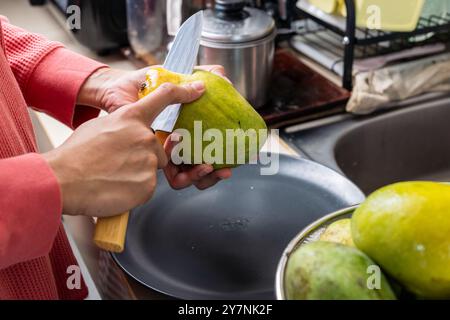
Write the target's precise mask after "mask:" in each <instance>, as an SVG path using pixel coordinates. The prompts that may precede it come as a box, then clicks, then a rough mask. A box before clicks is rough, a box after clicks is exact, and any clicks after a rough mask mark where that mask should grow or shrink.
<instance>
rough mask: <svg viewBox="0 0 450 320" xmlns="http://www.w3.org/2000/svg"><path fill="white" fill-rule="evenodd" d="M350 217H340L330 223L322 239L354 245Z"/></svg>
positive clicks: (321, 236)
mask: <svg viewBox="0 0 450 320" xmlns="http://www.w3.org/2000/svg"><path fill="white" fill-rule="evenodd" d="M351 223H352V221H351V220H350V219H340V220H338V221H335V222H333V223H332V224H330V225H329V226H328V227H327V228H326V229H325V231H324V232H323V233H322V234H321V235H320V238H319V240H320V241H329V242H336V243H340V244H344V245H346V246H351V247H354V246H355V244H354V243H353V239H352V230H351Z"/></svg>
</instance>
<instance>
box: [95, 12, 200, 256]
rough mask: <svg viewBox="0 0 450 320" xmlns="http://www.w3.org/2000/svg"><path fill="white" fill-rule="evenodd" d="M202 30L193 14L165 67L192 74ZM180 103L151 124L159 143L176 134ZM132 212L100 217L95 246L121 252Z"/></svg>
mask: <svg viewBox="0 0 450 320" xmlns="http://www.w3.org/2000/svg"><path fill="white" fill-rule="evenodd" d="M202 28H203V12H202V11H199V12H197V13H196V14H194V15H192V16H191V17H190V18H189V19H188V20H186V22H184V23H183V25H182V26H181V27H180V29H179V30H178V32H177V35H176V36H175V39H174V41H173V43H172V46H171V48H170V50H169V53H168V54H167V57H166V60H165V61H164V65H163V67H164V68H165V69H167V70H169V71H172V72H177V73H184V74H191V73H192V71H193V70H194V66H195V64H196V62H197V54H198V49H199V46H200V38H201V34H202ZM180 108H181V104H174V105H170V106H168V107H166V108H165V109H164V111H162V112H161V113H160V114H159V115H158V117H156V119H155V120H154V121H153V123H152V124H151V127H152V129H153V130H154V131H155V135H156V137H157V138H158V140H159V141H160V142H161V144H162V145H164V142H165V141H166V139H167V137H168V136H169V135H170V133H171V132H172V131H173V128H174V126H175V123H176V122H177V119H178V115H179V114H180ZM128 217H129V212H127V213H123V214H121V215H118V216H115V217H109V218H98V219H97V224H96V226H95V232H94V243H95V244H96V245H97V246H98V247H99V248H101V249H103V250H107V251H112V252H122V251H123V249H124V246H125V236H126V230H127V225H128Z"/></svg>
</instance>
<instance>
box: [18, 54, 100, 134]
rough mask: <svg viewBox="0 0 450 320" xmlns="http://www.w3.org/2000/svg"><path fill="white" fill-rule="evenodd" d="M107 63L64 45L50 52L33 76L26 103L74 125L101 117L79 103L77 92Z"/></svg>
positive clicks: (29, 84) (96, 112) (70, 125)
mask: <svg viewBox="0 0 450 320" xmlns="http://www.w3.org/2000/svg"><path fill="white" fill-rule="evenodd" d="M103 67H106V65H104V64H101V63H99V62H96V61H94V60H92V59H89V58H86V57H84V56H82V55H79V54H77V53H74V52H72V51H70V50H67V49H65V48H56V49H55V50H53V51H51V52H50V53H49V54H47V55H46V56H45V57H44V58H43V59H42V60H41V61H40V62H39V64H38V65H37V67H36V68H35V70H34V71H33V74H32V75H31V77H30V79H29V82H28V85H27V88H26V96H27V97H28V99H27V102H28V103H29V104H30V105H31V106H32V107H33V108H34V109H36V110H39V111H43V112H45V113H47V114H49V115H50V116H52V117H53V118H55V119H57V120H59V121H61V122H62V123H64V124H66V125H68V126H69V127H71V128H76V127H77V126H79V125H80V124H82V123H83V122H85V121H87V120H90V119H92V118H95V117H97V116H98V114H99V112H100V110H98V109H96V108H92V107H87V106H77V105H76V100H77V96H78V92H79V90H80V88H81V86H82V85H83V83H84V82H85V81H86V79H87V78H88V77H89V76H90V75H91V74H92V73H93V72H94V71H96V70H98V69H99V68H103Z"/></svg>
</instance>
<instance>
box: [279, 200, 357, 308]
mask: <svg viewBox="0 0 450 320" xmlns="http://www.w3.org/2000/svg"><path fill="white" fill-rule="evenodd" d="M356 208H358V206H353V207H349V208H346V209H342V210H339V211H336V212H333V213H330V214H329V215H326V216H324V217H323V218H321V219H319V220H317V221H315V222H313V223H311V224H310V225H309V226H307V227H306V228H305V229H303V230H302V231H301V232H300V233H299V234H298V235H297V236H296V237H295V238H294V239H292V240H291V242H289V244H288V246H287V247H286V249H285V250H284V252H283V255H282V256H281V259H280V262H279V263H278V268H277V274H276V278H275V293H276V297H277V300H286V296H285V292H284V274H285V270H286V266H287V263H288V261H289V257H290V255H291V254H292V253H293V252H294V251H295V250H296V249H297V248H298V247H300V246H301V245H303V244H306V243H310V242H314V241H317V240H319V237H320V235H321V234H322V233H323V232H324V231H325V229H326V228H327V227H328V226H329V225H330V224H332V223H333V222H335V221H338V220H342V219H347V218H351V217H352V215H353V212H354V211H355V210H356Z"/></svg>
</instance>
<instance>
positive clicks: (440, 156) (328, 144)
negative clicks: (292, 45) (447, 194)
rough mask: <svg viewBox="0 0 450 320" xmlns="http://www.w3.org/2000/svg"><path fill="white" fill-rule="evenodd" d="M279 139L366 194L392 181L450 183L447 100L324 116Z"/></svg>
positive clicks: (449, 103)
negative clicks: (358, 114)
mask: <svg viewBox="0 0 450 320" xmlns="http://www.w3.org/2000/svg"><path fill="white" fill-rule="evenodd" d="M282 136H283V137H284V138H285V139H286V140H287V141H288V143H289V144H291V145H292V146H293V147H294V148H296V149H297V150H298V151H299V152H300V154H302V155H303V156H305V157H307V158H310V159H312V160H314V161H317V162H319V163H322V164H324V165H326V166H328V167H331V168H332V169H335V170H337V171H339V172H341V173H343V174H344V175H345V176H347V177H348V178H349V179H351V180H352V181H353V182H354V183H355V184H356V185H358V186H359V187H360V189H361V190H362V191H363V192H364V193H366V194H369V193H370V192H372V191H374V190H376V189H377V188H379V187H381V186H384V185H386V184H390V183H394V182H398V181H405V180H432V181H450V97H448V96H447V97H445V98H441V99H439V100H434V101H433V100H432V101H426V102H422V103H420V104H418V105H411V106H408V107H404V108H400V109H395V110H394V111H389V112H383V113H379V114H376V115H372V116H367V117H355V116H352V115H348V114H347V115H340V116H335V117H330V118H327V119H323V120H320V121H316V122H315V123H308V124H303V125H298V126H293V127H289V128H286V129H285V130H284V132H282Z"/></svg>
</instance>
